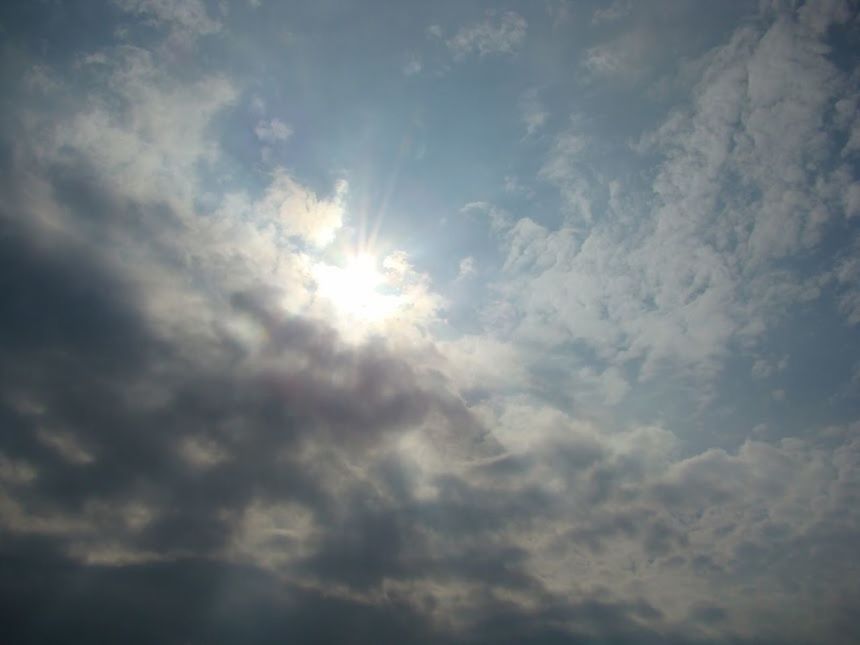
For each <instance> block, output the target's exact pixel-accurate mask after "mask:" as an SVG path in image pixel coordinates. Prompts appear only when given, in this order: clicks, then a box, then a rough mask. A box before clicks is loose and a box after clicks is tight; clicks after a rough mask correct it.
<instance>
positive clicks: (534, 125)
mask: <svg viewBox="0 0 860 645" xmlns="http://www.w3.org/2000/svg"><path fill="white" fill-rule="evenodd" d="M520 112H521V113H522V116H523V123H524V124H525V126H526V134H529V135H532V134H534V133H535V132H537V131H538V130H540V129H541V128H542V127H543V126H544V124H545V123H546V120H547V118H548V117H549V114H548V113H547V112H546V110H545V109H544V107H543V105H542V104H541V101H540V96H539V95H538V91H537V89H534V88H533V89H530V90H528V91H527V92H526V93H525V94H523V95H522V96H521V97H520Z"/></svg>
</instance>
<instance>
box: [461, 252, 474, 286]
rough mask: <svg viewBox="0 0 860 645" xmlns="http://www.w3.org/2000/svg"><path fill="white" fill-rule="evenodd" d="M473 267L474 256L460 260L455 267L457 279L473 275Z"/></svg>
mask: <svg viewBox="0 0 860 645" xmlns="http://www.w3.org/2000/svg"><path fill="white" fill-rule="evenodd" d="M475 267H476V262H475V258H473V257H472V256H469V257H465V258H463V259H462V260H460V266H459V268H458V269H457V280H465V279H466V278H469V277H471V276H473V275H475V271H476V268H475Z"/></svg>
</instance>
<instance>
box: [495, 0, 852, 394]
mask: <svg viewBox="0 0 860 645" xmlns="http://www.w3.org/2000/svg"><path fill="white" fill-rule="evenodd" d="M815 33H817V32H815ZM815 33H810V32H809V31H807V27H806V26H805V25H804V23H803V21H802V20H801V19H800V18H795V17H792V16H791V15H788V14H786V15H781V17H780V18H779V19H777V20H776V21H775V22H774V23H773V24H772V25H771V26H770V27H768V28H766V29H765V30H763V31H761V32H759V31H757V30H755V29H753V28H751V27H742V28H739V29H738V30H737V31H736V32H735V34H734V35H733V36H732V38H731V40H730V41H729V42H728V43H727V44H726V45H724V46H722V47H720V48H717V49H715V50H714V51H713V52H711V53H709V54H707V56H706V65H705V67H704V68H703V74H702V80H701V81H700V83H699V84H698V85H697V86H696V87H695V89H694V95H693V103H692V105H691V106H690V107H689V109H687V110H679V111H676V112H675V113H674V114H673V115H672V116H670V118H669V119H668V120H667V121H666V123H665V124H664V125H663V126H662V127H660V128H658V129H657V130H656V131H654V132H653V133H652V134H651V135H649V136H647V137H645V138H644V139H643V144H642V146H643V147H641V148H640V149H641V150H643V151H647V152H650V153H653V152H654V151H655V150H656V151H659V152H660V153H662V155H663V161H662V163H661V165H660V166H659V170H658V172H657V174H656V177H655V180H654V183H653V187H652V190H653V193H652V194H653V198H651V197H649V196H647V195H643V196H642V197H641V198H640V199H637V200H636V203H637V206H636V207H630V206H622V207H621V208H619V209H617V210H616V209H615V208H613V207H612V201H611V200H610V201H609V202H608V208H607V209H606V210H605V211H604V210H602V209H601V210H599V211H598V210H596V207H595V205H596V204H600V203H601V202H603V200H605V199H606V196H607V193H610V185H609V183H608V182H607V181H606V174H607V173H609V172H611V169H608V168H602V167H600V166H596V165H595V163H594V158H595V157H594V154H593V146H595V145H597V143H598V142H597V141H596V140H595V139H594V138H593V137H590V136H589V135H588V134H586V133H587V131H588V127H589V126H588V124H587V123H584V122H583V121H582V119H581V118H579V117H575V118H573V119H572V121H571V126H570V127H569V128H568V129H566V130H564V131H562V132H561V133H560V134H558V135H557V136H556V138H555V142H554V143H553V145H552V148H551V149H550V151H549V154H548V155H547V159H546V162H545V164H544V166H543V168H542V169H541V176H542V177H543V178H544V179H546V180H547V181H549V182H551V183H552V184H554V185H556V186H558V187H559V188H560V192H561V196H562V198H563V199H564V201H565V202H566V204H567V207H568V208H569V210H570V216H569V223H566V224H565V225H563V226H562V227H561V228H558V229H556V230H550V229H547V228H546V227H543V226H541V225H539V224H537V223H536V222H534V221H532V220H531V219H528V218H523V219H520V220H519V222H517V223H516V224H514V225H513V226H512V227H511V229H510V230H509V232H508V233H507V235H506V236H505V237H504V238H503V243H502V251H503V253H505V255H506V258H507V259H506V260H505V264H504V267H505V271H506V272H507V276H506V279H505V280H504V281H503V282H500V284H499V289H500V290H501V291H502V293H504V294H505V295H506V296H507V297H508V298H509V299H511V300H513V301H514V302H516V309H517V311H518V312H520V313H519V319H518V322H517V323H516V324H517V326H518V329H519V333H520V334H522V337H523V338H528V339H529V341H530V342H539V343H544V344H549V345H553V344H555V345H561V344H563V343H565V342H568V341H574V342H584V343H587V345H588V346H589V347H590V348H592V349H593V350H594V351H596V352H597V354H598V356H599V357H601V358H602V359H604V360H606V361H608V363H609V364H612V365H616V366H621V365H622V364H624V363H625V362H626V361H630V360H642V361H643V363H642V365H641V371H640V377H642V378H650V377H651V376H653V374H654V373H655V371H656V370H659V369H660V366H661V365H674V366H675V368H677V367H681V368H689V369H691V370H692V372H693V373H696V374H699V375H700V376H704V377H705V378H706V379H708V378H711V377H712V376H713V375H714V374H716V372H717V371H718V370H719V366H720V364H721V362H722V360H723V359H724V357H725V356H726V355H727V353H728V349H729V346H730V344H731V343H733V342H735V341H737V340H739V339H742V338H743V339H746V340H747V341H749V342H755V339H756V338H758V337H760V336H761V334H762V333H763V330H764V329H766V328H767V326H768V325H769V324H771V323H772V322H773V321H775V320H778V319H779V317H780V316H781V315H782V313H783V312H784V311H785V310H786V308H787V307H789V306H790V305H791V304H792V303H794V302H798V301H809V300H814V299H815V298H817V297H819V295H820V294H821V293H822V285H824V284H826V283H827V280H828V279H829V278H828V274H823V275H818V276H808V277H806V278H805V279H801V278H799V277H798V276H796V275H794V274H793V273H792V272H791V271H789V270H786V268H785V264H784V263H783V264H779V263H780V262H781V261H782V259H784V258H787V257H791V256H794V255H796V254H802V253H805V252H809V251H810V250H811V249H815V248H816V247H817V245H818V244H819V243H820V240H821V238H822V235H823V232H822V231H824V230H826V227H827V226H828V223H829V222H830V221H831V220H832V219H833V218H834V217H837V216H839V215H840V214H841V212H842V206H841V197H838V196H837V195H842V194H844V190H845V188H847V187H848V185H849V184H848V182H849V181H850V180H848V179H847V178H846V177H844V176H843V175H840V174H835V175H834V174H832V173H831V172H830V171H829V170H828V167H829V166H828V163H827V162H826V161H825V160H826V159H828V155H832V150H833V141H834V140H835V139H838V138H839V136H840V135H839V134H838V131H837V132H834V133H833V134H828V133H826V132H825V131H824V130H823V129H822V123H824V122H825V120H826V119H827V118H828V116H827V115H828V114H829V110H830V109H831V107H832V106H833V105H834V104H835V103H837V102H838V101H840V100H842V97H843V96H844V95H845V94H846V93H847V92H850V89H849V84H848V83H847V79H846V77H845V76H844V75H843V74H841V73H840V72H839V70H838V69H837V68H835V67H834V66H833V65H832V63H830V62H829V61H828V60H827V58H826V57H825V56H824V50H823V49H822V48H820V47H819V46H818V45H816V44H815V43H816V41H815V37H816V36H815ZM798 78H803V79H804V81H803V82H802V83H796V82H795V81H796V79H798ZM786 132H787V133H788V134H779V133H786ZM586 151H589V152H591V154H590V155H586ZM610 176H611V175H610ZM831 181H835V182H838V183H839V184H840V185H841V186H842V187H843V188H842V189H840V190H837V191H835V192H831V190H830V189H829V188H827V186H828V184H829V182H831ZM614 199H615V200H616V201H617V200H618V196H617V193H616V197H615V198H614ZM603 203H606V202H603ZM618 203H619V204H623V202H618ZM597 213H601V217H600V220H599V221H598V215H597ZM643 218H644V219H643ZM644 222H647V224H644ZM582 223H585V224H589V228H588V230H587V231H583V230H582V229H581V228H580V226H581V224H582ZM643 224H644V225H643ZM778 265H779V267H780V268H779V269H778V268H777V266H778ZM843 266H844V267H846V268H845V269H844V271H846V272H847V271H848V269H847V267H848V265H847V264H845V265H843ZM850 298H851V296H850V295H845V296H844V297H843V303H844V304H843V305H842V307H843V311H845V312H846V313H847V315H848V319H849V321H850V320H853V319H852V318H851V316H850V311H851V305H850V302H851V300H850ZM708 375H711V376H708Z"/></svg>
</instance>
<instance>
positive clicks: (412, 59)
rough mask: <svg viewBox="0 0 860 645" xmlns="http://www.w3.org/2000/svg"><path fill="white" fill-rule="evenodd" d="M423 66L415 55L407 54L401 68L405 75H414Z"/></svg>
mask: <svg viewBox="0 0 860 645" xmlns="http://www.w3.org/2000/svg"><path fill="white" fill-rule="evenodd" d="M423 68H424V66H423V65H422V64H421V59H420V58H418V57H417V56H409V57H408V58H407V59H406V61H405V62H404V63H403V66H402V67H401V70H402V71H403V74H404V75H406V76H414V75H415V74H418V73H420V72H421V70H422V69H423Z"/></svg>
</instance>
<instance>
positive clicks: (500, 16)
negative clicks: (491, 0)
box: [446, 11, 528, 59]
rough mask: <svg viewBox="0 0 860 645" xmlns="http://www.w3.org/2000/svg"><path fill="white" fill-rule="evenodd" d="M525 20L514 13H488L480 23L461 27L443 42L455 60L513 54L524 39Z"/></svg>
mask: <svg viewBox="0 0 860 645" xmlns="http://www.w3.org/2000/svg"><path fill="white" fill-rule="evenodd" d="M527 26H528V25H527V23H526V20H525V18H523V17H522V16H520V15H519V14H517V13H515V12H513V11H505V12H503V13H496V12H490V13H488V14H487V16H486V18H485V20H484V21H483V22H480V23H477V24H475V25H471V26H469V27H463V28H462V29H460V30H459V31H458V32H457V33H456V34H455V35H454V36H452V37H451V38H449V39H448V40H447V41H446V44H447V45H448V49H450V50H451V52H452V53H453V54H454V57H455V58H458V59H460V58H464V57H466V56H468V55H470V54H478V55H479V56H481V57H484V56H491V55H500V54H513V53H515V52H516V51H517V50H518V49H519V48H520V46H521V45H522V44H523V41H524V40H525V37H526V27H527Z"/></svg>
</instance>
